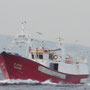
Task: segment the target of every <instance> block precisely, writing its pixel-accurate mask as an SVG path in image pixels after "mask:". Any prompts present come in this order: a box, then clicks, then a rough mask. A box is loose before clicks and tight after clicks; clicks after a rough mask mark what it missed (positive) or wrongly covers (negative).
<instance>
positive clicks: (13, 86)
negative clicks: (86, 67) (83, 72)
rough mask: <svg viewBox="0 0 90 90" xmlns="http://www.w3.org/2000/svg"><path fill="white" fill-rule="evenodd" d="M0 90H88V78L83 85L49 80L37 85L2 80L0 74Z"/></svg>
mask: <svg viewBox="0 0 90 90" xmlns="http://www.w3.org/2000/svg"><path fill="white" fill-rule="evenodd" d="M0 90H90V77H89V78H88V79H87V82H86V83H85V84H76V85H72V84H62V83H60V84H55V83H51V82H50V81H49V80H47V81H45V82H42V83H39V82H38V81H35V80H34V81H33V80H31V79H28V80H19V79H18V80H4V78H3V75H2V74H0Z"/></svg>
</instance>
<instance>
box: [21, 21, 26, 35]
mask: <svg viewBox="0 0 90 90" xmlns="http://www.w3.org/2000/svg"><path fill="white" fill-rule="evenodd" d="M26 23H27V22H26V21H23V22H22V26H21V28H22V30H21V32H22V34H24V30H25V27H24V25H25V24H26Z"/></svg>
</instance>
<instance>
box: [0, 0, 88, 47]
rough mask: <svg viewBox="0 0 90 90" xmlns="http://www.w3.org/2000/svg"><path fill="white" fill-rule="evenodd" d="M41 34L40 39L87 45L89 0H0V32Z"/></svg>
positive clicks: (8, 33)
mask: <svg viewBox="0 0 90 90" xmlns="http://www.w3.org/2000/svg"><path fill="white" fill-rule="evenodd" d="M23 21H26V22H27V24H26V25H25V31H26V32H28V33H30V34H32V35H34V36H35V34H34V33H35V32H41V33H43V36H41V37H44V39H47V40H51V41H56V38H57V37H61V38H63V39H64V41H65V42H68V43H75V42H76V43H78V44H82V45H86V46H90V0H0V34H5V35H16V34H17V33H18V32H19V31H20V28H21V23H22V22H23Z"/></svg>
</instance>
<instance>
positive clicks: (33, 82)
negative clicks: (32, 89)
mask: <svg viewBox="0 0 90 90" xmlns="http://www.w3.org/2000/svg"><path fill="white" fill-rule="evenodd" d="M37 84H39V85H40V84H41V85H55V86H60V87H68V86H69V87H72V86H75V87H76V86H80V85H81V84H76V85H73V84H63V83H58V84H56V83H52V82H51V81H50V80H46V81H44V82H39V81H36V80H31V79H28V80H20V79H16V80H14V79H11V80H10V79H8V80H0V85H37ZM88 85H90V83H89V84H88Z"/></svg>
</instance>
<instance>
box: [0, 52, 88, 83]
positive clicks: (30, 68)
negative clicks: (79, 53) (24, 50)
mask: <svg viewBox="0 0 90 90" xmlns="http://www.w3.org/2000/svg"><path fill="white" fill-rule="evenodd" d="M39 66H42V67H44V68H46V69H48V70H50V71H53V72H57V71H54V70H52V69H50V68H47V67H45V66H43V65H41V64H39V63H36V62H34V61H32V60H29V59H26V58H23V57H20V56H15V55H10V54H6V53H3V54H0V67H1V70H2V73H3V75H4V77H5V79H23V80H26V79H32V80H38V81H39V82H44V81H46V80H51V82H54V83H60V82H62V83H72V84H79V83H80V80H81V79H86V78H88V75H69V74H65V73H61V72H57V73H61V74H65V75H66V79H62V78H59V77H55V76H52V75H49V74H45V73H43V72H40V71H39V70H38V67H39Z"/></svg>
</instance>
